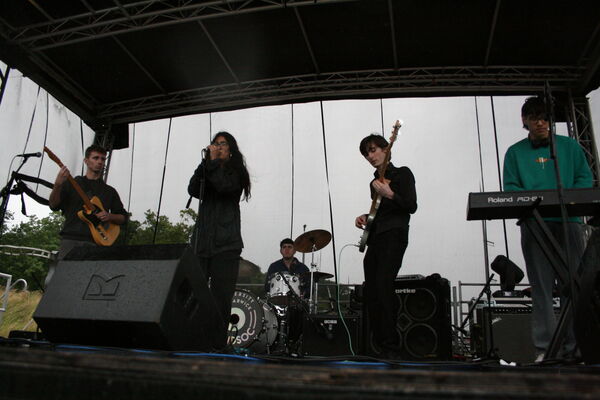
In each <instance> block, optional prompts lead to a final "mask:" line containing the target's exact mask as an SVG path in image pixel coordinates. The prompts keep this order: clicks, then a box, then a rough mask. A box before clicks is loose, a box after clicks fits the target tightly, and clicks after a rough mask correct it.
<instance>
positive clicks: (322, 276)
mask: <svg viewBox="0 0 600 400" xmlns="http://www.w3.org/2000/svg"><path fill="white" fill-rule="evenodd" d="M310 274H312V276H313V282H317V281H318V280H320V279H327V278H333V275H331V274H328V273H327V272H320V271H315V272H303V273H302V274H300V277H301V278H302V279H304V280H305V281H307V282H308V281H309V280H310Z"/></svg>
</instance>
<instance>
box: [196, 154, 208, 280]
mask: <svg viewBox="0 0 600 400" xmlns="http://www.w3.org/2000/svg"><path fill="white" fill-rule="evenodd" d="M208 160H209V157H205V158H204V159H203V160H202V162H201V163H200V167H201V168H202V169H201V174H200V188H199V189H198V217H200V212H201V211H202V203H203V201H204V188H205V186H206V163H207V162H208ZM199 229H200V227H199V226H198V219H196V224H195V226H194V233H195V234H196V235H195V236H194V243H193V244H192V248H193V250H194V254H198V236H200V232H199ZM203 272H206V271H203ZM205 278H206V277H205Z"/></svg>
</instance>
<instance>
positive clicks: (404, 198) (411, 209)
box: [369, 163, 417, 238]
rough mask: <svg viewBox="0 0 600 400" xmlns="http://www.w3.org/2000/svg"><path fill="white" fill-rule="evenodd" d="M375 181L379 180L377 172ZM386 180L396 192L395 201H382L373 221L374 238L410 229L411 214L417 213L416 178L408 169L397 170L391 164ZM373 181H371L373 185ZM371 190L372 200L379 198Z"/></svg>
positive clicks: (376, 172) (386, 173)
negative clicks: (381, 234) (397, 230)
mask: <svg viewBox="0 0 600 400" xmlns="http://www.w3.org/2000/svg"><path fill="white" fill-rule="evenodd" d="M374 175H375V179H378V178H379V173H378V171H375V174H374ZM385 178H386V179H389V180H390V181H391V182H390V187H391V188H392V190H393V191H394V198H393V199H386V198H384V199H382V201H381V204H380V205H379V209H378V210H377V215H376V216H375V219H374V220H373V227H372V228H371V236H370V237H369V238H371V237H372V236H374V235H376V234H378V233H382V232H385V231H388V230H390V229H394V228H404V229H406V228H408V223H409V221H410V214H414V213H415V211H417V192H416V189H415V177H414V176H413V174H412V172H411V170H410V169H409V168H408V167H400V168H396V167H394V166H393V165H392V164H391V163H390V164H389V165H388V167H387V170H386V172H385ZM375 179H374V180H375ZM372 182H373V181H371V183H372ZM371 183H369V187H370V188H371V198H372V199H373V198H375V196H377V192H375V190H374V189H373V186H371Z"/></svg>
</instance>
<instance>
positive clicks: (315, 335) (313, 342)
mask: <svg viewBox="0 0 600 400" xmlns="http://www.w3.org/2000/svg"><path fill="white" fill-rule="evenodd" d="M360 321H361V318H360V314H357V313H356V314H354V313H353V314H350V315H344V322H345V323H346V326H347V327H348V331H349V332H350V340H351V342H352V349H353V350H354V352H355V353H358V352H359V349H360ZM302 354H304V355H310V356H344V355H349V354H352V352H351V350H350V341H349V340H348V332H346V328H345V327H344V323H343V322H342V319H341V318H340V316H339V315H338V314H317V315H311V316H310V317H309V316H305V317H304V323H303V327H302Z"/></svg>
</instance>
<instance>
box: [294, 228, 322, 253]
mask: <svg viewBox="0 0 600 400" xmlns="http://www.w3.org/2000/svg"><path fill="white" fill-rule="evenodd" d="M330 241H331V233H329V232H327V231H325V230H323V229H315V230H314V231H308V232H304V233H303V234H302V235H300V236H298V237H297V238H296V240H294V248H295V249H296V251H299V252H300V253H310V252H311V251H317V250H321V249H322V248H323V247H325V246H327V245H328V244H329V242H330Z"/></svg>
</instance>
